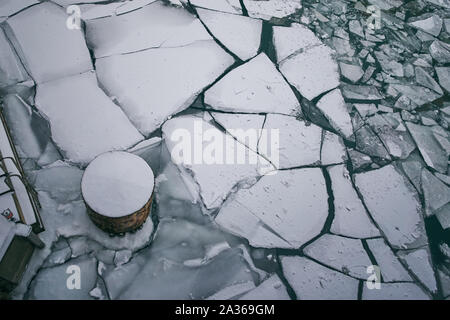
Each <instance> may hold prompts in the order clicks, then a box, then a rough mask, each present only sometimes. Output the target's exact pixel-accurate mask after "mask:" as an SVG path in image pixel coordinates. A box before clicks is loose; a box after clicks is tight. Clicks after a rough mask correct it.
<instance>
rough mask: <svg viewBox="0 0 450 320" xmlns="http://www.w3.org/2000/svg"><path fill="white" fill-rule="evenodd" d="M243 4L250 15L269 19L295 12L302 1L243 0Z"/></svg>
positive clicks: (299, 7) (280, 17) (283, 16)
mask: <svg viewBox="0 0 450 320" xmlns="http://www.w3.org/2000/svg"><path fill="white" fill-rule="evenodd" d="M244 6H245V8H246V9H247V11H248V15H249V16H250V17H253V18H261V19H265V20H271V19H272V18H279V19H282V18H285V17H287V16H289V15H291V14H294V13H296V12H297V11H298V10H300V9H301V8H302V3H301V1H299V0H270V1H260V0H244Z"/></svg>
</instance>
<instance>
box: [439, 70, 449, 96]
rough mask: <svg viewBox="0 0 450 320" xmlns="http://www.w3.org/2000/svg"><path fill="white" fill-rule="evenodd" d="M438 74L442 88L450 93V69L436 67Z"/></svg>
mask: <svg viewBox="0 0 450 320" xmlns="http://www.w3.org/2000/svg"><path fill="white" fill-rule="evenodd" d="M436 73H437V76H438V79H439V84H440V85H441V87H442V88H444V89H445V90H446V91H447V92H450V68H449V67H436Z"/></svg>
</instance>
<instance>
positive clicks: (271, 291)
mask: <svg viewBox="0 0 450 320" xmlns="http://www.w3.org/2000/svg"><path fill="white" fill-rule="evenodd" d="M290 299H291V298H290V297H289V295H288V293H287V291H286V287H285V285H284V284H283V283H282V282H281V280H280V278H279V277H278V276H277V275H276V274H275V275H273V276H271V277H270V278H268V279H266V280H264V281H263V282H262V283H261V284H260V285H259V286H257V287H256V288H254V289H253V290H251V291H250V292H248V293H246V294H245V295H243V296H242V297H240V298H239V300H290Z"/></svg>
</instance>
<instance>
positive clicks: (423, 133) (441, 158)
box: [406, 122, 448, 173]
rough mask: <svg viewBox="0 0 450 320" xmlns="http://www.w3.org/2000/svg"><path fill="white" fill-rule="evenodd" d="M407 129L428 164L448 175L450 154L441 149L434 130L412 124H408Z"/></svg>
mask: <svg viewBox="0 0 450 320" xmlns="http://www.w3.org/2000/svg"><path fill="white" fill-rule="evenodd" d="M406 127H407V128H408V130H409V132H410V133H411V136H412V137H413V139H414V141H415V142H416V144H417V147H418V148H419V151H420V154H421V155H422V157H423V159H424V160H425V162H426V164H427V165H428V166H430V167H431V168H433V169H435V170H437V171H439V172H441V173H446V172H447V160H448V154H447V152H446V151H445V150H443V148H442V147H441V145H440V143H439V141H438V140H437V138H436V136H435V134H434V133H433V131H432V129H430V128H429V127H426V126H421V125H417V124H414V123H412V122H406Z"/></svg>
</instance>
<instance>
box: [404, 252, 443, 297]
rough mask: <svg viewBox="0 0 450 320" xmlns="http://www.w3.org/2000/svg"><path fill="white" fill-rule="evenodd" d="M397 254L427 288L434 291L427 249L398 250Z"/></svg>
mask: <svg viewBox="0 0 450 320" xmlns="http://www.w3.org/2000/svg"><path fill="white" fill-rule="evenodd" d="M398 255H399V257H400V259H402V260H403V261H404V262H405V263H406V265H407V266H408V268H409V269H410V270H411V271H412V272H413V273H414V274H415V275H416V276H417V278H418V279H419V280H420V281H421V282H422V283H423V284H424V285H425V286H426V287H427V289H428V290H430V291H431V292H433V293H436V291H437V283H436V277H435V275H434V270H433V266H432V263H431V257H430V253H429V251H428V250H427V249H426V248H421V249H418V250H415V251H408V252H401V251H399V253H398Z"/></svg>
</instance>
